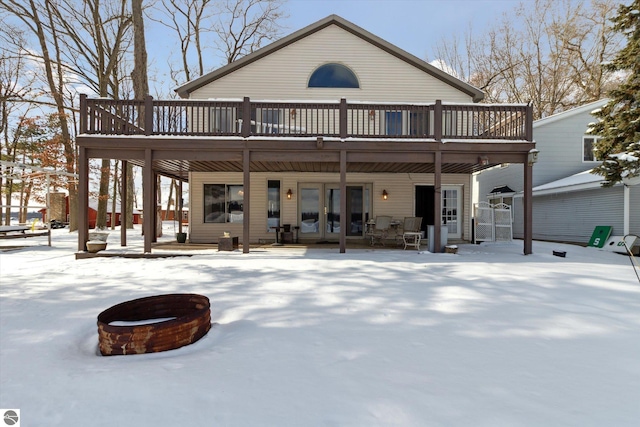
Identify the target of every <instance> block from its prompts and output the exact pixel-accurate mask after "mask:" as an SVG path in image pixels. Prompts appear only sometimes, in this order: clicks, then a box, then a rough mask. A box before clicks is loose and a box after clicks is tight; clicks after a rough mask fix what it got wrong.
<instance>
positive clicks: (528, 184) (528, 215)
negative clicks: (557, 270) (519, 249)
mask: <svg viewBox="0 0 640 427" xmlns="http://www.w3.org/2000/svg"><path fill="white" fill-rule="evenodd" d="M532 181H533V165H532V164H531V163H530V162H528V161H527V160H526V159H525V162H524V254H525V255H531V254H532V253H533V247H532V241H533V200H532V199H533V183H532Z"/></svg>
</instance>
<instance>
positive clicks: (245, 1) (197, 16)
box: [153, 0, 286, 84]
mask: <svg viewBox="0 0 640 427" xmlns="http://www.w3.org/2000/svg"><path fill="white" fill-rule="evenodd" d="M285 1H286V0H216V1H213V0H161V1H160V2H159V3H158V4H157V5H156V7H155V9H154V11H155V12H156V13H155V17H154V18H153V19H154V20H155V21H157V22H159V23H161V24H162V25H164V26H166V27H167V28H169V29H170V30H171V31H172V32H174V33H175V34H176V36H177V39H178V42H179V57H180V59H179V64H180V65H178V66H176V65H175V64H172V63H169V66H170V74H171V79H172V80H173V82H174V83H176V84H177V83H182V82H184V81H188V80H191V79H192V78H193V77H197V76H200V75H203V74H205V73H206V72H207V71H209V70H210V69H213V68H215V67H217V66H219V65H221V64H219V63H212V61H211V59H210V58H212V57H216V58H219V59H220V60H222V61H223V63H230V62H232V61H235V60H236V59H238V58H240V57H241V56H244V55H246V54H249V53H251V52H253V51H255V50H256V49H258V48H259V47H261V46H262V45H263V44H264V43H265V42H268V41H271V40H275V39H276V38H278V37H279V36H280V34H281V30H282V28H281V26H280V24H279V22H280V21H281V20H282V19H283V18H285V17H286V15H285V13H284V10H283V4H284V2H285ZM212 46H213V47H215V48H214V49H212Z"/></svg>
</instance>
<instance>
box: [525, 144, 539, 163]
mask: <svg viewBox="0 0 640 427" xmlns="http://www.w3.org/2000/svg"><path fill="white" fill-rule="evenodd" d="M539 152H540V151H538V150H536V149H535V148H532V149H531V150H529V154H528V155H527V162H528V163H529V166H533V164H534V163H536V162H537V161H538V153H539Z"/></svg>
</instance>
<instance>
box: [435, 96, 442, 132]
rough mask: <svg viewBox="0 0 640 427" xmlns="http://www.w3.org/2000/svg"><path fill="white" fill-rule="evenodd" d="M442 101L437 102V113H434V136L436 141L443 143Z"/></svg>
mask: <svg viewBox="0 0 640 427" xmlns="http://www.w3.org/2000/svg"><path fill="white" fill-rule="evenodd" d="M442 120H443V116H442V101H441V100H439V99H438V100H436V105H435V111H434V112H433V134H434V138H435V140H436V141H438V142H441V141H442Z"/></svg>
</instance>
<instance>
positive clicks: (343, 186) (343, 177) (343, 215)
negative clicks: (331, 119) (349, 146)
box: [340, 150, 347, 254]
mask: <svg viewBox="0 0 640 427" xmlns="http://www.w3.org/2000/svg"><path fill="white" fill-rule="evenodd" d="M346 235H347V150H340V253H341V254H343V253H345V252H346V251H347V238H346Z"/></svg>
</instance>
